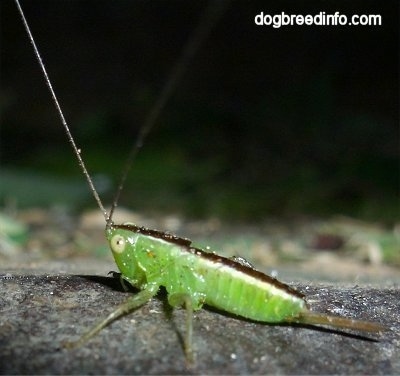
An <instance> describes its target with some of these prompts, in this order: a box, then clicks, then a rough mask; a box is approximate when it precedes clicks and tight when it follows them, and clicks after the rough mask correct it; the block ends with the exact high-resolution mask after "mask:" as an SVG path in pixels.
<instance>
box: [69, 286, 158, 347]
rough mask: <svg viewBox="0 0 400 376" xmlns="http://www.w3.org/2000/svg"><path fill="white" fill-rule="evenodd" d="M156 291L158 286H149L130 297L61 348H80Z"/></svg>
mask: <svg viewBox="0 0 400 376" xmlns="http://www.w3.org/2000/svg"><path fill="white" fill-rule="evenodd" d="M158 289H159V286H158V285H150V286H148V287H146V288H145V289H144V290H142V291H140V292H139V293H138V294H135V295H134V296H132V297H130V298H129V299H128V300H127V301H126V302H125V303H123V304H121V305H120V306H119V307H118V308H117V309H116V310H115V311H114V312H111V313H110V314H109V315H108V316H107V317H106V318H105V319H104V320H103V321H101V322H100V323H98V324H97V325H96V326H94V327H93V328H92V329H91V330H89V331H88V332H87V333H85V334H84V335H83V336H82V337H81V338H79V339H78V340H77V341H72V342H63V343H62V346H63V347H66V348H74V347H78V346H81V345H82V344H84V343H85V342H86V341H88V340H89V339H90V338H92V337H93V336H95V335H96V334H97V333H99V332H100V331H101V330H102V329H103V328H104V327H106V326H107V325H109V324H110V323H111V322H113V321H114V320H115V319H117V318H118V317H121V316H123V315H126V314H128V313H129V312H132V311H133V310H134V309H136V308H138V307H140V306H141V305H143V304H145V303H146V302H148V301H149V300H150V299H151V298H152V297H153V296H154V295H155V294H156V293H157V291H158Z"/></svg>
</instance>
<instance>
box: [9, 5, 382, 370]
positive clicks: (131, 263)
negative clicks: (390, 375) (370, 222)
mask: <svg viewBox="0 0 400 376" xmlns="http://www.w3.org/2000/svg"><path fill="white" fill-rule="evenodd" d="M15 1H16V4H17V7H18V9H19V11H20V13H21V16H22V19H23V23H24V25H25V28H26V30H27V33H28V35H29V39H30V41H31V43H32V45H33V48H34V51H35V54H36V57H37V59H38V61H39V64H40V67H41V69H42V72H43V74H44V76H45V80H46V83H47V85H48V87H49V89H50V92H51V94H52V97H53V101H54V102H55V105H56V107H57V111H58V113H59V115H60V117H61V120H62V124H63V126H64V128H65V130H66V133H67V136H68V138H69V141H70V142H71V144H72V146H73V149H74V152H75V154H76V156H77V158H78V161H79V165H80V166H81V168H82V170H83V173H84V175H85V177H86V178H87V180H88V182H89V186H90V189H91V191H92V193H93V195H94V197H95V199H96V201H97V203H98V205H99V207H100V209H101V211H102V212H103V214H104V217H105V219H106V223H107V224H106V230H105V232H106V237H107V240H108V242H109V245H110V248H111V251H112V254H113V256H114V259H115V262H116V264H117V266H118V268H119V271H120V273H121V282H122V283H124V282H127V283H129V284H130V285H132V286H134V287H136V288H138V289H139V290H140V292H139V293H137V294H135V295H133V296H132V297H130V298H129V299H128V300H127V301H126V302H125V303H123V304H122V305H120V306H119V307H118V308H117V309H116V310H115V311H114V312H112V313H111V314H109V315H108V316H107V317H106V318H105V319H104V320H103V321H101V322H100V323H99V324H98V325H97V326H95V327H94V328H92V329H91V330H90V331H89V332H87V333H86V334H85V335H83V336H82V337H81V338H80V339H79V340H78V341H76V342H69V343H66V344H65V346H66V347H73V346H77V345H81V344H83V343H84V342H86V341H87V340H88V339H90V338H91V337H93V336H94V335H96V334H97V333H98V332H99V331H101V330H102V328H104V327H105V326H107V325H108V324H110V323H111V322H112V321H114V320H115V319H117V318H119V317H120V316H122V315H125V314H128V313H130V312H132V311H133V310H135V309H136V308H138V307H140V306H141V305H143V304H145V303H146V302H148V301H149V300H150V299H151V298H152V297H153V296H154V295H155V294H156V293H157V292H158V290H159V288H160V287H161V286H164V287H165V288H166V290H167V293H168V302H169V304H170V305H171V306H172V307H176V306H182V305H183V306H184V307H185V309H186V335H185V337H184V351H185V354H186V359H187V361H188V363H192V362H193V360H194V351H193V345H192V331H193V330H192V328H193V324H192V319H193V311H196V310H199V309H201V308H202V306H203V305H204V304H207V305H209V306H212V307H216V308H218V309H221V310H223V311H226V312H230V313H233V314H235V315H238V316H241V317H244V318H247V319H251V320H254V321H259V322H264V323H299V324H311V325H327V326H331V327H337V328H348V329H353V330H357V331H363V332H379V331H383V330H385V328H384V327H383V326H382V325H380V324H378V323H373V322H366V321H358V320H353V319H350V318H345V317H340V316H330V315H327V314H323V313H317V312H313V311H311V310H310V309H309V307H308V305H307V303H306V300H305V297H304V296H303V294H301V293H299V292H298V291H296V290H294V289H293V288H291V287H289V286H288V285H286V284H284V283H282V282H279V281H278V280H276V279H274V278H272V277H269V276H267V275H265V274H263V273H261V272H259V271H257V270H256V269H254V268H253V267H252V266H251V265H250V264H249V263H248V262H247V261H245V260H244V259H242V258H235V259H228V258H225V257H222V256H218V255H216V254H214V253H209V252H206V251H204V250H202V249H198V248H195V247H194V246H192V244H191V241H190V240H189V239H186V238H180V237H177V236H174V235H171V234H168V233H165V232H161V231H157V230H151V229H147V228H144V227H138V226H136V225H134V224H131V223H125V224H121V225H117V224H114V223H113V221H112V215H113V211H114V209H115V207H116V202H117V200H118V197H119V194H120V192H121V190H122V187H123V182H124V180H125V178H126V175H127V173H128V169H129V167H128V168H127V169H126V170H125V173H124V174H123V178H122V183H121V184H120V186H119V189H118V192H117V195H116V199H115V200H114V204H113V207H112V209H111V211H110V213H107V212H106V210H105V209H104V206H103V205H102V203H101V200H100V198H99V196H98V193H97V191H96V189H95V187H94V184H93V182H92V180H91V178H90V175H89V173H88V172H87V170H86V167H85V164H84V161H83V160H82V158H81V155H80V151H79V149H78V148H77V147H76V145H75V142H74V139H73V138H72V135H71V133H70V130H69V128H68V125H67V123H66V121H65V118H64V115H63V113H62V110H61V108H60V106H59V103H58V100H57V98H56V95H55V93H54V90H53V88H52V85H51V83H50V80H49V78H48V75H47V72H46V70H45V67H44V64H43V63H42V59H41V57H40V55H39V52H38V49H37V47H36V44H35V42H34V39H33V37H32V34H31V32H30V29H29V26H28V24H27V22H26V19H25V17H24V14H23V11H22V9H21V6H20V4H19V2H18V0H15ZM214 18H215V14H214ZM209 22H210V21H209V20H208V23H209ZM199 30H202V31H201V33H195V36H194V39H193V40H195V41H196V43H197V44H199V39H202V38H204V37H205V35H206V33H205V32H204V27H203V28H202V27H199ZM193 44H194V43H188V46H189V47H190V48H188V49H186V51H184V53H183V55H182V58H181V59H180V60H179V61H178V64H177V66H176V69H175V70H174V72H173V74H172V75H171V76H172V77H173V80H172V84H171V81H170V82H169V84H167V88H166V90H165V91H164V93H163V94H162V95H161V98H162V99H161V102H159V103H158V107H157V104H156V107H157V111H158V112H159V110H160V108H161V107H162V106H163V104H164V103H165V101H166V97H167V96H168V95H169V93H170V92H171V91H172V87H173V86H174V85H175V84H176V82H177V81H178V78H179V77H180V76H181V74H182V71H183V68H182V67H184V66H185V65H186V64H187V61H188V56H189V55H192V54H193ZM188 50H190V51H189V52H190V53H189V52H188ZM158 112H156V115H157V114H158ZM152 115H154V112H153V113H152ZM155 117H156V116H151V118H152V122H148V123H146V124H145V126H144V127H143V128H142V131H141V134H140V137H139V140H138V142H137V144H136V146H137V145H138V144H142V143H143V139H144V137H145V136H146V135H147V134H148V132H149V130H150V129H151V127H152V124H153V122H154V119H155ZM137 149H138V148H137V147H135V148H134V149H133V152H132V153H131V159H133V156H134V154H135V153H136V152H137ZM128 165H129V163H128Z"/></svg>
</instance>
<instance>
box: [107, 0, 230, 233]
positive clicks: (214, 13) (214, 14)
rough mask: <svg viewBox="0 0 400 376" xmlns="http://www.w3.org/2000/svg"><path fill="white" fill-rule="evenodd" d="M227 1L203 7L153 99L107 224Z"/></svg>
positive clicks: (125, 167)
mask: <svg viewBox="0 0 400 376" xmlns="http://www.w3.org/2000/svg"><path fill="white" fill-rule="evenodd" d="M228 3H229V0H217V1H211V2H210V3H209V5H208V6H207V8H206V9H205V11H204V13H203V15H202V16H201V17H200V22H199V24H198V25H197V27H196V29H195V30H194V32H193V34H192V35H191V37H190V39H189V40H188V42H187V43H186V44H185V47H184V49H183V51H182V54H181V55H180V57H179V59H178V60H177V62H176V63H175V65H174V67H173V69H172V72H171V74H170V75H169V76H168V80H167V81H166V83H165V85H164V87H163V89H162V91H161V92H160V95H159V97H158V98H157V100H156V101H155V103H154V105H153V107H152V109H151V111H150V112H149V114H148V116H147V118H146V120H145V122H144V124H143V126H142V127H141V129H140V130H139V134H138V137H137V139H136V142H135V143H134V144H133V146H132V149H131V151H130V152H129V155H128V157H127V159H126V162H125V165H124V168H123V170H122V175H121V180H120V182H119V185H118V188H117V192H116V194H115V196H114V200H113V204H112V206H111V209H110V214H109V225H111V223H112V221H111V218H112V216H113V213H114V210H115V208H116V206H117V203H118V200H119V197H120V195H121V192H122V189H123V188H124V184H125V181H126V178H127V176H128V173H129V171H130V169H131V167H132V163H133V161H134V160H135V158H136V156H137V154H138V152H139V150H140V148H141V147H142V145H143V143H144V140H145V139H146V137H147V135H148V134H149V132H150V130H151V129H152V128H153V127H154V125H155V123H156V121H157V119H158V117H159V115H160V113H161V111H162V109H163V108H164V107H165V104H166V103H167V101H168V99H169V98H170V97H171V95H172V93H173V91H174V90H175V89H176V87H177V84H178V83H179V81H180V79H181V78H182V76H183V75H184V73H185V71H186V69H187V67H188V65H189V62H190V60H191V59H192V58H193V56H194V55H195V53H196V51H197V50H198V49H199V47H200V45H201V44H202V42H203V41H204V40H205V39H206V38H207V36H208V35H209V33H210V32H211V29H212V27H213V26H214V25H215V24H216V23H217V21H218V19H219V18H220V17H221V15H222V14H223V12H224V10H225V8H226V6H227V5H228Z"/></svg>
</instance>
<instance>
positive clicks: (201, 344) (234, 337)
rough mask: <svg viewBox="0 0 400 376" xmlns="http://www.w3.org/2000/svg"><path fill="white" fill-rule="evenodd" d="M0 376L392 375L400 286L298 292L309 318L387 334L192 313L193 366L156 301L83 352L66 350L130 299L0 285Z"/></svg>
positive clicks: (49, 283)
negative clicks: (369, 326)
mask: <svg viewBox="0 0 400 376" xmlns="http://www.w3.org/2000/svg"><path fill="white" fill-rule="evenodd" d="M0 281H1V284H0V288H1V295H0V296H1V298H0V311H1V326H0V372H1V373H2V374H5V373H6V374H39V373H40V374H192V373H194V374H196V373H200V374H386V375H387V374H398V373H400V351H399V348H400V346H399V342H400V329H399V312H400V304H399V301H400V291H399V289H398V288H397V287H395V286H394V287H386V288H382V289H379V288H372V287H360V286H349V285H312V286H310V285H305V284H296V285H294V287H296V288H297V289H298V290H300V291H301V292H303V293H305V294H306V295H307V300H308V302H309V303H310V306H311V308H312V309H313V310H315V311H322V312H330V313H340V314H342V315H344V316H348V317H354V318H358V319H362V320H371V321H378V322H380V323H382V324H384V325H386V326H387V327H388V328H389V330H388V331H387V332H384V333H382V334H377V335H368V336H364V335H362V333H355V332H351V331H338V330H330V329H327V328H317V327H306V326H296V325H267V324H260V323H254V322H250V321H247V320H243V319H240V318H237V317H233V316H231V315H229V314H225V313H222V312H217V311H215V310H213V309H212V308H206V309H202V310H200V311H198V312H196V313H195V319H194V336H193V340H194V349H195V352H196V364H195V366H194V367H192V368H190V369H188V368H186V366H185V357H184V353H183V350H182V335H184V330H185V311H184V310H183V309H175V310H171V309H170V307H169V306H168V304H167V302H166V297H165V293H164V294H163V293H162V292H161V293H160V294H159V295H158V296H157V297H156V298H154V299H152V300H151V301H150V302H148V303H147V304H146V305H144V306H143V307H141V308H139V309H138V310H136V311H135V312H134V313H132V314H130V315H128V316H125V317H124V318H122V319H119V320H117V321H115V322H114V323H112V324H111V325H110V326H109V327H107V328H106V329H104V330H103V331H102V332H101V333H100V334H99V335H97V336H95V337H94V338H93V339H91V340H90V341H89V342H87V344H85V345H84V346H81V347H79V348H76V349H72V350H67V349H64V348H62V346H61V343H62V341H65V340H75V339H78V338H79V336H80V335H81V334H82V333H84V332H85V331H86V330H87V329H88V328H90V327H91V326H93V325H94V324H95V323H97V322H98V321H99V320H100V319H102V318H104V317H105V316H106V315H107V314H108V313H110V312H111V311H112V310H113V309H115V307H116V306H117V305H118V304H119V303H121V302H123V301H125V300H126V298H127V297H128V296H129V295H130V294H131V293H132V292H124V291H123V290H122V289H121V286H120V284H119V281H118V280H117V279H114V278H106V277H98V276H77V275H57V274H55V275H23V274H19V275H13V274H10V273H8V274H3V275H1V276H0Z"/></svg>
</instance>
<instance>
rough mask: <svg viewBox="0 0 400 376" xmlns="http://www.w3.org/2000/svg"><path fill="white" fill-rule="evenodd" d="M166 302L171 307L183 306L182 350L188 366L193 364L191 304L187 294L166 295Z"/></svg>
mask: <svg viewBox="0 0 400 376" xmlns="http://www.w3.org/2000/svg"><path fill="white" fill-rule="evenodd" d="M168 302H169V304H170V305H171V306H172V307H176V306H182V305H184V306H185V310H186V333H185V336H184V337H183V338H184V344H183V345H184V350H185V356H186V363H187V364H188V365H189V366H190V365H192V364H193V363H194V355H193V347H192V339H193V303H192V298H191V296H190V295H189V294H185V293H172V294H169V295H168Z"/></svg>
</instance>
